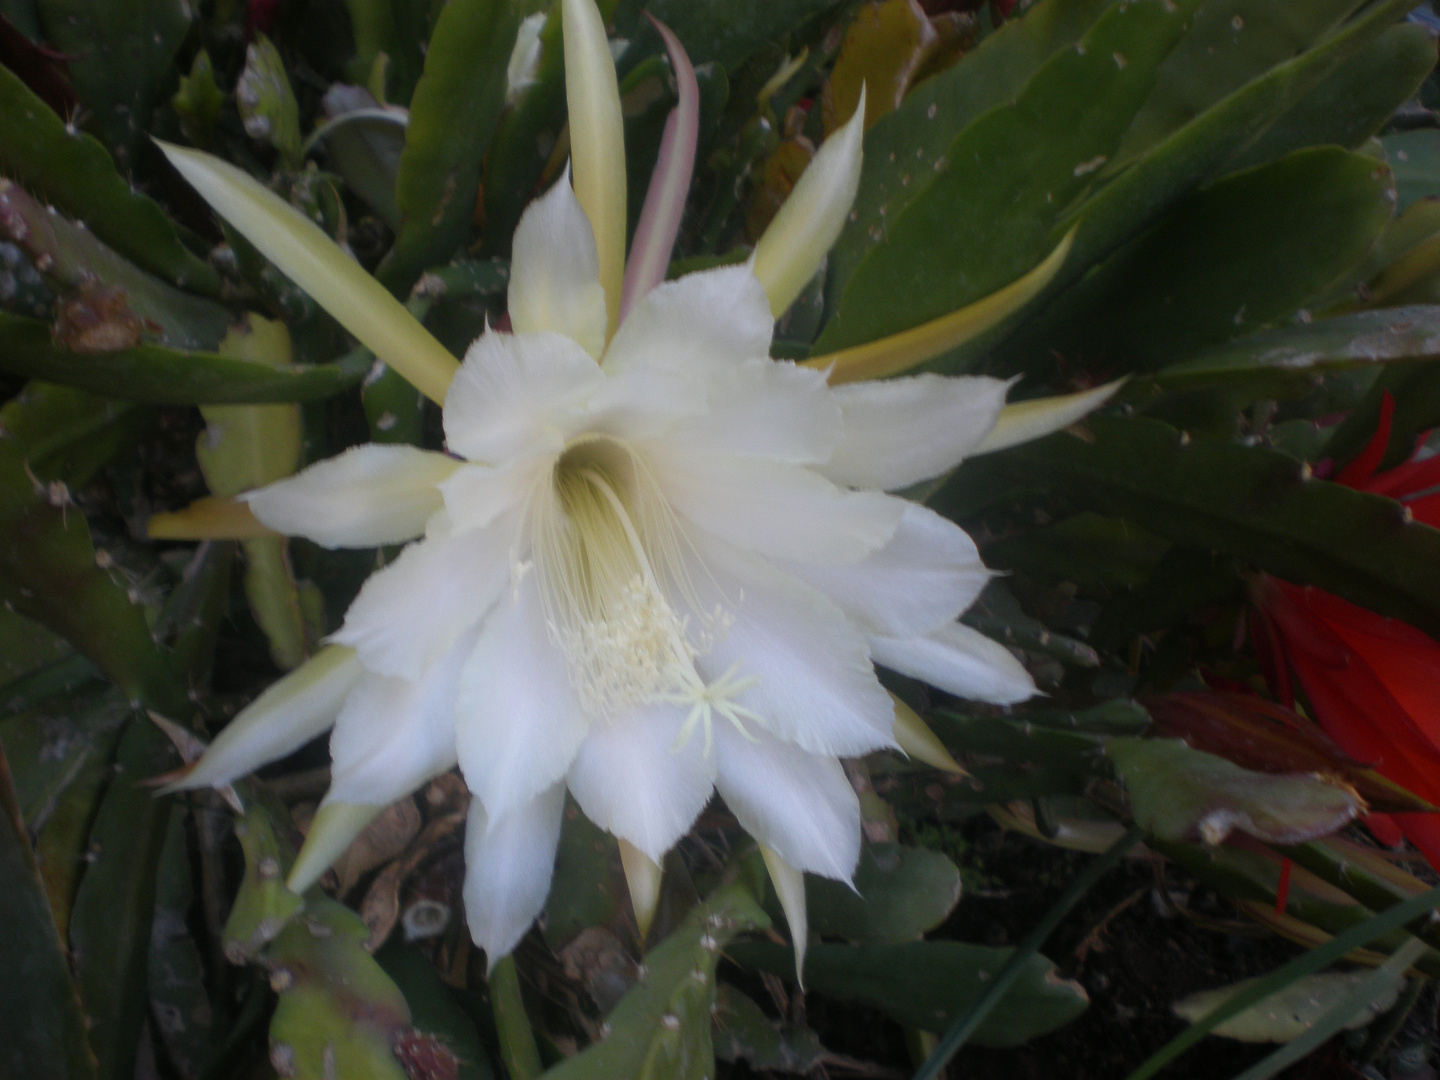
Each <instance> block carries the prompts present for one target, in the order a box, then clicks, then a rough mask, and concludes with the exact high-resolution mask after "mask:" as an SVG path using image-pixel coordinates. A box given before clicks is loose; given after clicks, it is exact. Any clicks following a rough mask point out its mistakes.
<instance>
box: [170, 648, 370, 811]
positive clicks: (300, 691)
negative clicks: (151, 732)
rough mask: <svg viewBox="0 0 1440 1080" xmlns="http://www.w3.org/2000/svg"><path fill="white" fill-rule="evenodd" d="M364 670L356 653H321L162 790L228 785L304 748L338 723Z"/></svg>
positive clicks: (268, 692)
mask: <svg viewBox="0 0 1440 1080" xmlns="http://www.w3.org/2000/svg"><path fill="white" fill-rule="evenodd" d="M363 670H364V669H363V668H361V666H360V660H359V658H358V657H357V656H356V655H355V652H354V650H353V649H346V648H343V647H342V646H339V645H331V646H329V647H328V648H324V649H321V650H320V651H319V652H318V653H316V654H315V655H314V656H312V657H311V658H310V659H309V660H307V661H306V662H305V663H303V664H301V665H300V666H299V667H298V668H296V669H295V670H294V671H292V672H290V674H288V675H286V676H285V677H284V678H283V679H281V680H280V681H279V682H276V683H272V684H271V685H270V688H269V689H268V690H266V691H265V692H264V693H263V694H261V695H260V696H259V697H258V698H256V699H255V700H254V701H252V702H251V703H250V704H249V705H247V706H246V707H245V708H243V709H241V710H240V712H239V713H238V714H236V716H235V718H234V719H233V720H231V721H230V723H228V724H226V725H225V729H224V730H223V731H221V732H220V734H219V735H217V736H216V737H215V741H214V742H212V743H211V744H210V747H209V749H207V750H206V751H205V753H204V755H202V756H201V758H200V760H199V761H197V762H196V763H195V767H194V768H193V769H191V770H190V771H189V772H188V773H186V774H185V775H184V776H183V777H181V778H180V779H179V780H177V781H175V783H173V784H170V785H169V786H167V787H165V788H163V789H161V790H162V792H163V793H168V792H171V791H183V790H186V789H189V788H200V787H218V786H220V785H221V784H228V783H230V781H232V780H234V779H236V778H238V777H241V776H244V775H245V774H246V773H249V772H254V771H255V770H256V769H258V768H259V767H260V766H261V765H265V764H268V763H269V762H271V761H276V760H278V759H280V758H282V757H284V756H285V755H286V754H289V753H291V752H293V751H295V750H298V749H300V747H302V746H304V745H305V744H306V743H307V742H309V741H310V740H311V739H313V738H315V737H316V736H317V735H321V734H323V733H324V732H325V730H326V729H327V728H329V727H330V725H331V724H333V723H334V722H335V717H336V716H337V715H338V714H339V712H340V707H341V705H342V704H343V703H344V701H345V696H346V695H347V694H349V693H350V690H351V688H352V687H353V686H354V685H355V682H356V680H357V679H359V678H360V676H361V673H362V672H363Z"/></svg>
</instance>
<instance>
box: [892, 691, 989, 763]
mask: <svg viewBox="0 0 1440 1080" xmlns="http://www.w3.org/2000/svg"><path fill="white" fill-rule="evenodd" d="M890 700H892V701H893V702H895V742H896V743H897V744H898V745H899V747H900V749H901V750H903V751H905V753H906V755H907V756H909V757H912V758H914V759H915V760H916V761H919V762H922V763H923V764H925V765H929V766H930V767H931V768H932V769H940V770H941V771H942V772H948V773H955V774H956V775H958V776H969V775H970V774H969V773H967V772H966V771H965V770H964V769H963V768H962V767H961V765H960V763H959V762H958V761H956V760H955V758H954V757H952V756H951V754H950V751H949V750H947V749H946V748H945V744H944V743H942V742H941V741H940V739H939V737H938V736H937V735H936V734H935V732H933V731H931V730H930V727H929V725H928V724H926V723H925V721H924V720H921V719H920V716H919V714H918V713H916V712H915V710H914V709H912V708H910V706H909V705H906V704H905V702H903V701H901V700H900V699H899V698H898V697H896V696H895V695H894V694H891V695H890Z"/></svg>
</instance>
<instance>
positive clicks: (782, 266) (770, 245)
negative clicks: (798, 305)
mask: <svg viewBox="0 0 1440 1080" xmlns="http://www.w3.org/2000/svg"><path fill="white" fill-rule="evenodd" d="M864 140H865V88H864V87H861V89H860V104H859V105H857V106H856V108H855V113H854V115H852V116H851V117H850V120H849V122H848V123H847V124H846V125H845V126H844V127H842V128H840V129H839V130H838V131H835V132H833V133H832V134H831V135H830V137H829V138H828V139H826V140H825V144H824V145H823V146H821V147H820V150H819V151H818V152H817V153H816V155H815V157H814V158H813V159H812V160H811V162H810V164H809V166H807V167H806V169H805V171H804V172H803V173H802V174H801V175H800V180H799V182H798V183H796V185H795V188H794V190H793V191H791V192H790V197H789V198H787V199H786V200H785V205H783V206H782V207H780V212H779V213H778V214H776V215H775V217H774V219H773V220H772V221H771V222H770V224H769V226H768V227H767V228H766V229H765V233H764V235H763V236H761V237H760V242H759V243H758V244H756V245H755V254H754V255H752V256H751V257H750V268H751V269H752V270H753V271H754V272H755V276H756V277H757V278H759V279H760V283H761V284H762V285H764V286H765V295H766V296H767V297H769V299H770V312H771V314H772V315H774V316H775V317H776V318H777V319H778V318H779V317H780V316H781V315H782V314H784V312H785V309H786V308H788V307H789V306H790V305H791V304H792V303H794V301H795V298H796V297H797V296H799V295H800V292H801V290H802V289H804V288H805V286H806V285H807V284H809V282H810V279H811V278H813V277H814V276H815V273H816V271H818V270H819V269H820V263H821V261H822V260H824V258H825V253H826V252H828V251H829V250H830V248H831V246H832V245H833V244H834V243H835V240H836V239H837V238H838V237H839V235H840V230H841V229H842V228H844V226H845V216H846V215H847V214H849V213H850V204H851V203H853V202H854V201H855V192H856V191H857V190H858V189H859V187H860V166H861V164H862V162H863V160H864V151H863V143H864Z"/></svg>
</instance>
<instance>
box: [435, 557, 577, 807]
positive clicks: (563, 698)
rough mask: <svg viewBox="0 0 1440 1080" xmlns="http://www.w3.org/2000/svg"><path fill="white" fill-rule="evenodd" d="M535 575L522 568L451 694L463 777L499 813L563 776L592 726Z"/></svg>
mask: <svg viewBox="0 0 1440 1080" xmlns="http://www.w3.org/2000/svg"><path fill="white" fill-rule="evenodd" d="M535 578H536V575H535V574H534V573H530V574H527V575H526V576H525V578H524V580H523V581H522V582H521V583H520V586H519V588H518V590H517V591H516V594H515V595H513V596H505V597H502V598H501V600H500V602H499V603H498V604H497V605H496V606H495V609H494V610H493V611H492V612H491V613H490V617H489V618H488V619H486V621H485V626H484V628H483V629H482V630H481V632H480V640H479V642H478V643H477V644H476V646H475V650H474V652H473V653H471V656H470V660H469V662H468V663H467V664H466V665H465V668H464V670H463V671H462V672H461V675H460V692H459V694H458V695H457V697H456V699H455V734H456V742H457V745H458V747H459V750H460V768H461V771H463V772H464V774H465V783H466V784H467V785H469V788H470V790H471V791H473V792H474V793H475V794H476V795H478V796H479V797H480V798H481V799H482V800H483V801H484V803H485V807H486V811H487V812H488V813H489V814H491V815H492V816H493V817H496V818H502V817H505V816H506V815H508V814H510V813H511V812H513V811H514V810H516V809H517V808H518V807H520V806H521V805H523V804H524V803H526V802H528V801H529V800H530V799H532V798H534V797H535V795H537V794H538V793H539V792H541V791H542V790H544V789H545V788H547V787H549V786H550V785H551V784H553V783H555V781H557V780H559V779H560V778H561V777H562V776H564V775H565V773H566V772H567V771H568V770H569V768H570V762H571V761H572V760H574V757H575V752H576V751H577V750H578V749H579V748H580V743H581V742H582V741H583V740H584V738H585V733H586V731H588V730H589V727H590V722H589V719H588V718H587V717H586V716H585V714H584V712H583V711H582V710H581V708H580V702H579V700H578V699H577V697H576V695H575V690H574V687H573V686H572V685H571V682H570V671H569V666H568V665H567V664H566V662H565V657H564V654H562V653H561V651H560V648H559V646H558V645H556V644H555V643H554V642H553V641H551V640H550V635H549V632H548V631H547V630H546V627H545V615H544V612H543V610H542V607H541V603H540V596H539V592H538V589H537V587H536V582H535Z"/></svg>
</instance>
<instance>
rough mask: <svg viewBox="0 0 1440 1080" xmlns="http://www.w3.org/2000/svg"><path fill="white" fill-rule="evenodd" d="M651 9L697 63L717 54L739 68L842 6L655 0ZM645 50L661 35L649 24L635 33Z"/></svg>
mask: <svg viewBox="0 0 1440 1080" xmlns="http://www.w3.org/2000/svg"><path fill="white" fill-rule="evenodd" d="M647 6H648V8H649V11H650V14H651V15H653V16H655V18H657V19H659V20H660V21H661V22H663V23H664V24H665V25H666V26H668V27H670V29H671V30H673V31H674V32H675V36H676V37H678V38H679V39H680V40H681V41H682V42H683V43H684V45H685V51H686V53H688V54H689V56H690V60H691V62H692V63H694V64H697V65H698V64H708V63H709V62H710V61H712V60H714V61H716V62H717V63H719V64H720V65H721V66H722V67H724V68H725V69H726V70H727V71H734V70H736V69H737V68H738V67H739V66H740V65H741V64H742V63H744V62H745V61H746V60H747V59H749V58H750V57H751V56H752V55H754V54H755V53H756V52H758V51H759V50H760V49H762V48H764V47H765V46H766V45H769V44H771V43H772V42H776V41H783V40H784V39H785V38H786V37H787V36H788V35H790V34H792V33H793V32H794V31H796V30H798V29H799V28H800V27H802V26H803V25H805V24H806V23H807V22H809V21H810V20H811V19H814V18H816V17H817V16H819V15H822V14H824V13H825V12H826V11H829V10H830V9H832V8H835V7H838V6H839V3H838V0H730V2H729V3H726V4H696V3H691V2H690V0H654V2H652V3H651V4H649V5H647ZM636 36H637V41H636V51H637V53H640V54H641V55H646V54H648V53H650V52H654V51H657V50H658V48H659V45H660V42H659V38H658V36H657V35H656V34H655V32H654V31H653V30H652V29H650V28H649V27H648V26H646V27H645V29H644V30H643V31H641V33H640V34H638V35H636Z"/></svg>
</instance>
